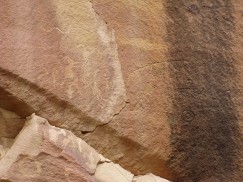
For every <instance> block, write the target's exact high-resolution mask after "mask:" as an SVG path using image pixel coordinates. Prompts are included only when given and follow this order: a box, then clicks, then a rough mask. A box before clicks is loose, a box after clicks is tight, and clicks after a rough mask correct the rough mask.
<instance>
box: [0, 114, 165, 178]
mask: <svg viewBox="0 0 243 182" xmlns="http://www.w3.org/2000/svg"><path fill="white" fill-rule="evenodd" d="M1 180H3V181H4V180H5V181H13V182H15V181H16V182H28V181H29V182H42V181H43V182H44V181H53V182H54V181H58V182H67V181H72V182H75V181H76V182H113V181H114V182H128V181H129V182H132V181H135V182H166V181H167V180H164V179H162V178H159V177H156V176H154V175H152V174H148V175H145V176H141V177H134V175H133V174H132V173H130V172H129V171H126V170H125V169H123V168H122V167H120V166H119V165H118V164H114V163H112V162H111V161H110V160H108V159H105V158H104V157H103V156H102V155H100V154H98V153H97V152H96V151H95V150H94V149H93V148H92V147H90V146H89V145H88V144H87V143H85V142H84V141H83V140H81V139H80V138H78V137H76V136H75V135H74V134H72V133H71V132H70V131H67V130H64V129H60V128H57V127H54V126H51V125H50V124H49V123H48V122H47V120H46V119H44V118H41V117H38V116H36V115H35V114H32V115H31V116H30V117H29V118H28V119H27V121H26V123H25V126H24V127H23V129H22V130H21V132H20V133H19V135H18V136H17V137H16V139H15V141H14V143H13V145H12V146H11V147H10V149H8V150H7V151H6V153H5V154H4V155H3V156H2V158H0V181H1Z"/></svg>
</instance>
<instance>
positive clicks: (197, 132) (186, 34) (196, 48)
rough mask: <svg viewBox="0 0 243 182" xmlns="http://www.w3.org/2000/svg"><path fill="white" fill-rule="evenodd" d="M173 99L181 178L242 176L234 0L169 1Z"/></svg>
mask: <svg viewBox="0 0 243 182" xmlns="http://www.w3.org/2000/svg"><path fill="white" fill-rule="evenodd" d="M166 9H167V13H168V15H169V20H168V24H167V32H168V41H170V43H171V46H170V52H169V54H170V58H171V60H170V65H171V69H170V72H171V73H170V74H171V77H172V78H173V82H172V84H173V85H174V98H173V110H174V112H173V113H172V115H171V121H172V146H173V153H172V155H171V160H170V164H171V166H172V168H173V169H175V170H176V171H177V172H178V173H179V174H180V177H181V180H180V181H193V182H198V181H215V182H216V181H225V182H226V181H240V179H242V178H241V177H242V171H240V165H241V164H240V159H241V157H242V156H241V155H240V152H241V150H242V145H241V144H240V140H239V139H240V137H241V135H240V130H239V119H238V118H237V110H236V107H235V105H234V102H233V100H232V96H234V95H237V94H238V93H237V92H239V90H238V87H237V82H236V80H237V79H236V77H237V74H240V73H237V69H236V68H235V67H236V61H235V59H234V55H233V50H232V49H233V41H234V40H233V37H232V36H233V34H234V31H235V19H234V17H233V11H234V9H233V6H232V3H231V1H229V0H223V1H170V0H167V1H166Z"/></svg>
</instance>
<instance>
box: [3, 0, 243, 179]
mask: <svg viewBox="0 0 243 182" xmlns="http://www.w3.org/2000/svg"><path fill="white" fill-rule="evenodd" d="M0 5H1V6H0V55H1V57H0V107H2V108H4V109H7V110H10V111H14V112H15V113H17V114H18V115H19V116H20V117H21V118H23V117H26V116H28V115H30V114H31V113H33V112H35V113H37V114H38V115H40V116H42V117H45V118H47V119H48V120H49V122H50V123H51V124H52V125H55V126H58V127H62V128H66V129H68V130H71V131H72V132H73V133H75V134H76V135H77V136H79V137H82V138H83V139H84V140H85V141H86V142H87V143H89V145H91V146H92V147H94V148H95V149H96V150H97V151H99V152H100V153H102V154H104V156H105V157H108V158H109V159H111V160H112V161H114V162H116V163H119V164H120V165H121V166H122V167H124V168H126V169H128V170H129V171H131V172H132V173H135V174H136V175H138V174H141V173H143V174H145V173H150V172H152V173H154V174H156V175H159V176H162V177H165V178H168V179H171V180H172V179H173V180H175V181H176V180H178V181H236V182H238V181H239V179H241V178H243V175H242V174H243V172H242V171H243V162H242V158H243V157H242V156H243V154H242V151H243V150H242V144H241V143H242V138H241V136H242V134H243V124H242V123H243V122H242V121H243V114H242V113H243V112H242V110H243V106H242V101H243V95H242V90H243V74H241V72H242V66H243V61H242V60H243V52H242V48H243V44H242V41H243V36H242V28H243V18H242V9H243V1H241V0H215V1H212V0H193V1H191V0H183V1H173V0H164V1H161V0H146V1H142V0H141V1H140V0H137V1H134V0H116V1H113V0H105V1H104V0H91V1H88V0H70V1H68V2H66V1H60V0H47V1H41V0H35V1H32V0H18V1H6V0H0ZM0 121H3V120H1V119H0ZM9 121H10V120H9ZM16 122H17V121H16ZM9 124H10V125H9V126H13V127H15V124H16V126H17V127H16V128H15V129H14V130H12V129H11V132H10V133H9V131H8V130H6V128H5V129H4V131H2V130H1V132H3V133H5V134H6V133H7V134H9V135H10V134H11V136H14V135H16V132H18V130H19V128H18V127H20V126H21V120H20V121H19V124H17V123H15V122H14V124H13V123H12V121H11V122H9ZM22 124H23V123H22ZM6 126H7V125H6ZM101 138H102V140H101ZM10 143H11V142H10ZM38 160H41V159H38ZM59 163H61V161H59Z"/></svg>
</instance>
